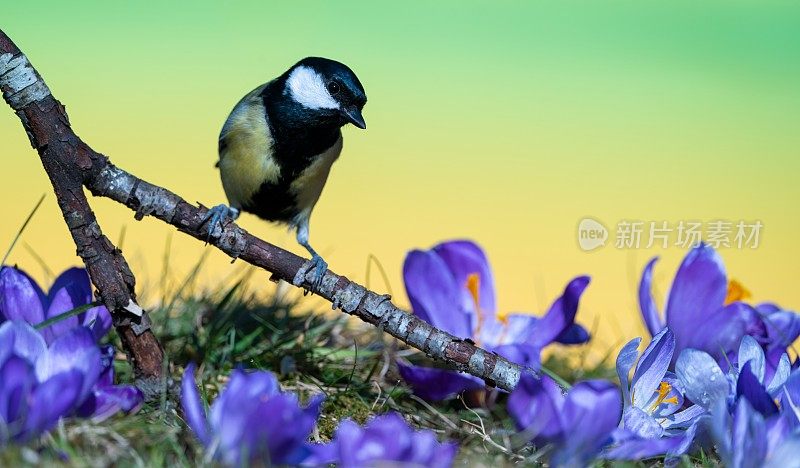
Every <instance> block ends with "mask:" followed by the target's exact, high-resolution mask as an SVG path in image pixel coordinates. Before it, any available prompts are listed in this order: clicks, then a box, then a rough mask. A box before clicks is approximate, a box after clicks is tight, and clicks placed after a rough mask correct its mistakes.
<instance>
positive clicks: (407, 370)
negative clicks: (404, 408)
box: [397, 363, 485, 401]
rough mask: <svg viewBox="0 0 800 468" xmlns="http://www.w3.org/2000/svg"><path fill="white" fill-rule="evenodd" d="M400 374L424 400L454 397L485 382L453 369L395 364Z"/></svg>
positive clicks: (476, 388) (477, 388) (478, 388)
mask: <svg viewBox="0 0 800 468" xmlns="http://www.w3.org/2000/svg"><path fill="white" fill-rule="evenodd" d="M397 370H398V371H399V372H400V376H401V377H402V378H403V380H405V381H406V382H407V383H408V384H409V385H410V386H411V389H412V390H414V393H415V394H416V395H417V396H419V397H421V398H424V399H426V400H430V401H439V400H444V399H447V398H451V397H454V396H456V395H458V394H459V393H461V392H464V391H467V390H480V389H483V388H485V384H484V383H483V381H482V380H480V379H478V378H477V377H473V376H471V375H468V374H462V373H459V372H455V371H450V370H444V369H434V368H431V367H422V366H413V365H405V364H402V363H398V364H397Z"/></svg>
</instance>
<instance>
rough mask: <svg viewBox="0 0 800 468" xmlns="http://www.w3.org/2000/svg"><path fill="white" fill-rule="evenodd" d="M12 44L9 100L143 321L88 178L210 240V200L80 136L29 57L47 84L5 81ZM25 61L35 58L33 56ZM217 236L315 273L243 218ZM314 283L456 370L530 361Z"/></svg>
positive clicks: (98, 275) (69, 210) (116, 304)
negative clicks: (192, 199)
mask: <svg viewBox="0 0 800 468" xmlns="http://www.w3.org/2000/svg"><path fill="white" fill-rule="evenodd" d="M7 53H10V54H11V56H12V57H11V58H16V57H20V56H21V57H24V56H22V55H21V53H20V52H19V50H18V49H17V48H16V46H14V45H13V43H11V41H10V39H8V38H7V37H6V36H5V35H4V34H3V33H2V32H1V31H0V54H2V55H0V86H2V88H3V92H4V97H6V93H8V97H6V102H8V103H9V105H11V107H12V108H14V109H15V110H16V111H17V115H19V116H20V119H21V120H22V122H23V125H24V126H25V127H26V130H27V131H28V134H29V136H30V135H33V136H31V142H32V144H33V145H34V148H36V149H37V150H38V151H39V154H40V155H41V157H42V162H43V163H44V165H45V169H46V170H47V171H48V174H49V175H50V177H51V180H52V181H53V187H54V189H55V191H56V195H57V196H58V198H59V205H60V206H62V212H63V213H64V215H65V220H67V225H68V226H69V227H70V232H72V234H73V239H74V240H75V242H76V245H77V246H78V253H79V255H81V257H82V258H83V259H84V263H86V266H87V268H89V269H90V276H91V277H92V281H93V282H94V284H95V286H97V288H98V290H99V291H100V294H101V297H102V298H103V301H104V302H106V304H107V305H109V306H112V307H109V309H110V310H115V311H116V315H117V316H120V315H122V316H124V317H125V320H126V321H127V323H134V319H136V318H137V317H135V316H134V315H133V314H131V313H129V312H126V311H125V307H121V305H122V304H125V305H127V304H128V303H129V301H131V300H133V301H134V302H133V304H134V305H135V295H134V289H133V287H134V278H133V275H132V274H131V272H130V270H129V269H128V266H127V264H126V263H125V260H124V259H123V258H122V255H121V253H120V252H119V251H118V250H117V249H115V248H114V247H113V245H111V243H110V242H109V241H108V239H106V238H105V237H104V236H103V235H102V233H101V232H100V228H99V226H98V225H97V222H96V220H95V219H94V215H93V214H92V212H91V209H90V208H89V205H88V202H86V199H85V197H84V196H83V193H82V191H81V189H80V188H81V187H80V186H81V184H83V185H84V186H86V187H87V188H88V189H89V190H90V191H91V192H92V194H93V195H95V196H102V197H107V198H111V199H112V200H116V201H117V202H119V203H122V204H123V205H125V206H127V207H128V208H130V209H132V210H134V211H135V213H136V215H135V217H136V219H142V218H143V217H144V216H153V217H155V218H158V219H160V220H162V221H164V222H166V223H168V224H171V225H172V226H175V227H176V228H177V229H178V230H179V231H181V232H183V233H186V234H188V235H190V236H192V237H194V238H196V239H198V240H201V241H206V239H207V234H206V230H205V225H203V218H204V216H205V214H206V212H207V209H206V208H205V207H196V206H194V205H191V204H189V203H187V202H186V201H185V200H184V199H182V198H181V197H179V196H178V195H176V194H174V193H172V192H170V191H169V190H167V189H165V188H163V187H159V186H157V185H153V184H150V183H148V182H146V181H144V180H142V179H139V178H138V177H136V176H134V175H132V174H130V173H128V172H126V171H124V170H122V169H120V168H119V167H117V166H115V165H113V164H112V163H111V162H110V161H109V160H108V158H106V157H105V156H103V155H101V154H99V153H97V152H95V151H93V150H92V149H91V148H89V147H88V146H87V145H85V144H84V143H83V142H82V141H80V140H79V139H78V137H77V136H76V135H75V134H74V133H73V132H72V129H71V128H70V127H69V123H68V122H67V116H66V113H65V112H64V109H63V107H62V106H61V104H60V103H58V101H56V100H55V99H53V98H52V96H51V95H50V93H49V90H47V91H45V90H46V89H47V88H46V85H44V83H43V82H42V81H41V78H40V77H39V75H38V73H36V72H35V70H34V69H33V68H32V67H29V65H25V66H26V67H28V69H29V70H31V71H32V72H33V73H34V75H35V76H36V78H37V80H38V81H36V82H38V83H41V85H36V86H37V87H36V88H35V89H31V90H30V91H28V89H29V87H30V86H33V84H29V85H27V86H26V87H23V88H21V89H17V88H20V86H21V84H13V85H10V84H7V83H5V82H4V78H3V66H2V63H4V62H3V60H5V59H3V58H2V57H6V55H5V54H7ZM9 60H10V59H9ZM20 63H22V62H20ZM24 63H25V64H27V59H25V60H24ZM18 66H19V65H18ZM15 69H16V68H15ZM27 74H28V72H25V73H23V75H26V76H27ZM28 80H29V79H28ZM15 83H17V82H16V81H15ZM19 83H22V81H19ZM34 91H35V92H34ZM29 96H31V97H29ZM28 101H29V102H28ZM25 102H28V104H26V105H25V106H22V107H20V108H17V107H15V104H14V103H25ZM51 145H52V146H51ZM62 198H63V200H62ZM73 218H74V219H73ZM210 241H211V244H212V245H214V246H215V247H217V248H219V249H220V250H222V251H223V252H225V253H226V254H227V255H229V256H230V257H232V258H234V259H237V258H239V259H241V260H243V261H245V262H248V263H250V264H253V265H255V266H258V267H261V268H263V269H265V270H267V271H269V272H271V273H272V279H273V280H275V281H277V280H284V281H287V282H289V283H293V284H297V285H300V286H302V287H304V288H306V289H311V287H312V286H311V284H310V283H309V281H308V278H306V277H303V274H304V272H306V271H308V270H309V269H308V268H304V266H306V267H307V266H308V265H307V264H306V262H307V260H304V259H303V258H301V257H298V256H297V255H294V254H293V253H291V252H288V251H286V250H283V249H281V248H279V247H277V246H275V245H272V244H270V243H268V242H265V241H263V240H261V239H259V238H257V237H255V236H252V235H250V234H249V233H247V231H245V230H244V229H242V228H240V227H239V226H238V225H236V224H235V223H233V222H229V223H228V224H226V225H224V226H217V227H215V230H214V232H213V233H212V236H211V239H210ZM314 292H315V293H317V294H319V295H320V296H321V297H323V298H325V299H326V300H328V301H330V302H331V303H332V304H333V307H334V308H339V309H341V310H342V311H344V312H346V313H348V314H351V315H354V316H356V317H359V318H360V319H362V320H364V321H365V322H367V323H370V324H372V325H374V326H376V327H378V328H380V329H381V330H383V331H385V332H386V333H388V334H390V335H392V336H394V337H396V338H397V339H399V340H401V341H403V342H404V343H406V344H408V345H410V346H413V347H415V348H417V349H419V350H422V351H423V352H425V353H426V354H428V355H429V356H430V357H432V358H434V359H437V360H440V361H443V362H444V363H446V364H447V365H449V366H450V367H451V368H453V369H455V370H458V371H462V372H466V373H469V374H472V375H474V376H477V377H480V378H482V379H484V381H486V383H487V384H488V385H490V386H496V387H499V388H501V389H504V390H509V391H510V390H512V389H513V388H514V387H515V386H516V384H517V382H518V381H519V377H520V373H521V372H522V371H523V370H529V369H524V368H522V367H521V366H519V365H517V364H514V363H512V362H510V361H508V360H506V359H505V358H503V357H501V356H498V355H497V354H494V353H490V352H487V351H485V350H483V349H481V348H478V347H476V346H475V345H474V344H472V343H471V342H469V341H465V340H463V339H460V338H457V337H455V336H453V335H450V334H449V333H446V332H444V331H442V330H439V329H437V328H435V327H433V326H431V325H430V324H428V323H427V322H424V321H422V320H420V319H418V318H417V317H416V316H414V315H411V314H408V313H407V312H405V311H403V310H401V309H399V308H398V307H397V306H395V305H394V304H392V302H391V300H390V297H389V296H385V295H380V294H377V293H375V292H372V291H369V290H367V289H366V288H364V287H363V286H361V285H359V284H357V283H354V282H352V281H350V280H349V279H347V278H346V277H344V276H339V275H336V274H335V273H333V272H331V271H326V272H325V276H324V278H323V279H322V284H321V286H320V287H319V289H318V290H314ZM137 307H138V306H137ZM128 310H130V309H128ZM144 319H145V320H144V321H143V322H144V323H146V315H145V316H144ZM122 326H126V325H122ZM123 331H124V330H123ZM146 333H147V335H146V336H150V337H152V333H150V332H149V329H148V330H147V331H146ZM120 335H121V336H127V337H128V338H127V339H131V340H133V341H134V342H137V341H136V340H137V339H140V338H141V336H145V335H136V333H120ZM150 346H152V347H153V348H152V350H151V351H153V352H152V353H148V354H146V355H144V356H136V355H134V354H133V353H130V354H132V356H133V358H134V364H137V363H138V364H140V365H144V366H147V367H148V369H149V368H150V367H151V366H154V365H155V364H157V363H158V364H159V365H160V363H161V360H159V359H154V357H155V354H154V351H155V349H158V350H159V352H160V347H158V343H157V342H156V341H155V338H154V337H153V338H152V343H151V344H150ZM137 349H138V348H137Z"/></svg>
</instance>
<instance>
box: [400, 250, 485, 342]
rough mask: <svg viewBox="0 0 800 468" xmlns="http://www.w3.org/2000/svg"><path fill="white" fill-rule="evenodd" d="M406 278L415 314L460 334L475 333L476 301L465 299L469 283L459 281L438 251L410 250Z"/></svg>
mask: <svg viewBox="0 0 800 468" xmlns="http://www.w3.org/2000/svg"><path fill="white" fill-rule="evenodd" d="M403 280H404V283H405V286H406V293H407V294H408V299H409V301H410V302H411V308H412V310H413V312H414V315H416V316H417V317H419V318H420V319H422V320H424V321H426V322H428V323H429V324H431V325H433V326H435V327H437V328H439V329H441V330H444V331H446V332H448V333H452V334H453V335H455V336H457V337H460V338H470V337H471V336H472V316H473V315H474V314H475V313H476V312H475V309H474V305H471V304H470V303H468V302H466V301H465V297H464V293H463V292H462V290H463V291H466V286H465V285H462V284H458V283H456V280H455V278H454V277H453V274H452V273H451V272H450V270H449V268H448V266H447V264H446V263H445V262H444V260H442V258H441V257H440V256H439V255H437V254H436V253H434V252H423V251H419V250H415V251H412V252H409V254H408V255H407V256H406V260H405V263H404V264H403Z"/></svg>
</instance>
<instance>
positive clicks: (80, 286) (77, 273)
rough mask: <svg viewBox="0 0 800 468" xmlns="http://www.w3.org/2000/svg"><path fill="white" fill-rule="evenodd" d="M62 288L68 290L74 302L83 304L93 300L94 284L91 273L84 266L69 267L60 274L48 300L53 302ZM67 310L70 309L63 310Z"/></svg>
mask: <svg viewBox="0 0 800 468" xmlns="http://www.w3.org/2000/svg"><path fill="white" fill-rule="evenodd" d="M62 289H66V290H67V292H68V293H69V295H70V297H71V301H72V303H73V304H79V305H82V304H88V303H90V302H92V285H91V283H90V282H89V275H88V274H87V273H86V270H85V269H83V268H74V267H73V268H69V269H67V270H65V271H64V272H63V273H61V274H60V275H58V278H56V280H55V281H54V282H53V286H51V287H50V291H49V292H48V293H47V299H48V302H49V303H51V304H52V302H53V300H54V299H55V296H56V295H57V294H58V293H59V291H61V290H62ZM67 310H69V309H66V310H62V311H61V312H66V311H67Z"/></svg>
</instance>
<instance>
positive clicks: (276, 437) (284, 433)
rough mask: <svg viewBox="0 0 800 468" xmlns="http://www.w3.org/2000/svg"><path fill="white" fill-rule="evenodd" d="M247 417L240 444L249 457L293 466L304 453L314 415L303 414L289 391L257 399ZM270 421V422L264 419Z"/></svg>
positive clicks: (236, 448) (294, 396) (237, 448)
mask: <svg viewBox="0 0 800 468" xmlns="http://www.w3.org/2000/svg"><path fill="white" fill-rule="evenodd" d="M250 416H251V417H249V418H248V420H247V423H246V427H245V428H244V429H245V430H244V434H243V437H242V439H241V445H240V446H238V447H232V449H233V450H241V448H242V447H246V448H248V449H249V452H250V453H249V454H250V458H251V459H252V458H253V457H258V458H262V459H264V458H265V459H267V460H269V461H270V463H271V464H275V465H278V466H284V465H291V466H296V465H298V464H299V463H300V462H301V461H303V459H304V458H306V457H307V456H308V452H307V451H306V445H305V440H306V439H307V438H308V436H309V434H310V433H311V431H312V430H313V429H314V423H315V422H316V417H313V416H312V417H309V416H308V415H305V414H303V412H302V410H301V408H300V405H299V404H298V401H297V396H296V395H294V394H292V393H280V394H277V395H272V396H270V397H269V398H268V399H267V400H266V401H264V402H261V403H260V404H259V405H258V407H257V409H256V410H255V411H254V412H253V413H252V414H251V415H250ZM266 420H270V424H264V421H266Z"/></svg>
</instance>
